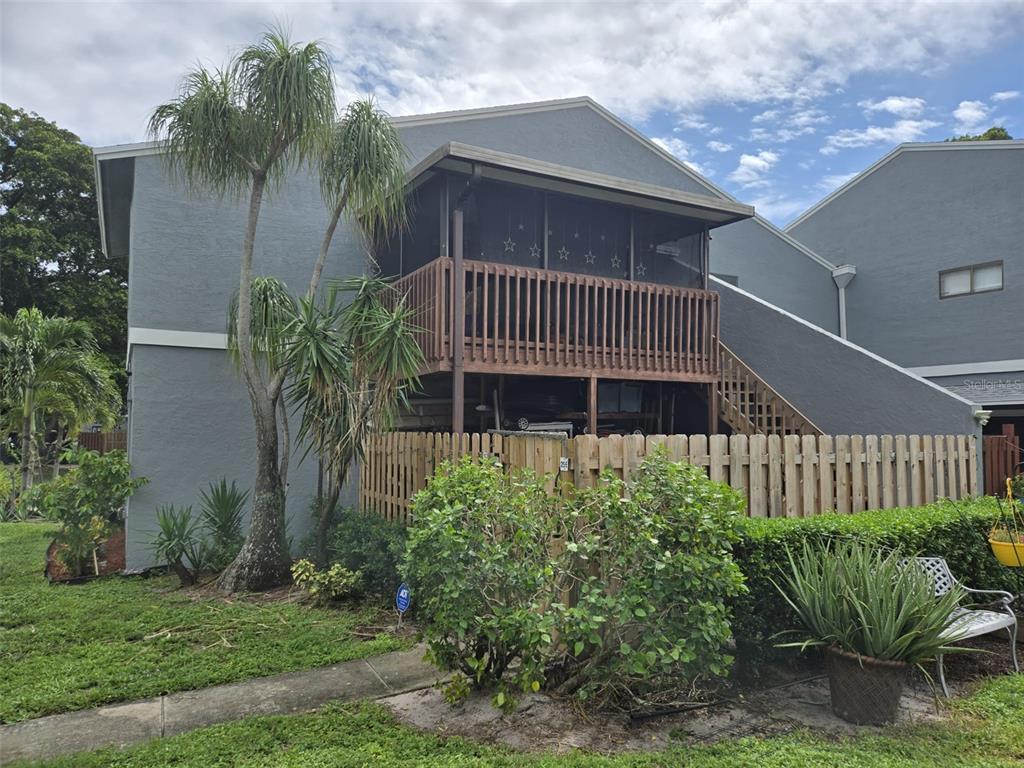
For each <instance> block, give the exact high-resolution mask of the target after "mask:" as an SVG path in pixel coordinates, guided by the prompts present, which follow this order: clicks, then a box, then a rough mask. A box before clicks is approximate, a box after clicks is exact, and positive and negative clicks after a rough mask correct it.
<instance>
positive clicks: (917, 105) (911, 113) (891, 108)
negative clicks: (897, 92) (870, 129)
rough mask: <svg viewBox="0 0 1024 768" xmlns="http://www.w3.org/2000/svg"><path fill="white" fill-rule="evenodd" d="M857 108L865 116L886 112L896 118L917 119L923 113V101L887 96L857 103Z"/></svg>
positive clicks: (909, 97) (913, 98) (907, 97)
mask: <svg viewBox="0 0 1024 768" xmlns="http://www.w3.org/2000/svg"><path fill="white" fill-rule="evenodd" d="M857 106H858V107H861V108H862V109H863V110H864V114H866V115H870V114H871V113H873V112H888V113H889V114H892V115H896V116H897V117H917V116H918V115H920V114H921V113H922V112H924V108H925V100H924V99H919V98H917V97H913V96H887V97H886V98H884V99H880V100H878V101H872V100H871V99H866V100H865V101H858V102H857Z"/></svg>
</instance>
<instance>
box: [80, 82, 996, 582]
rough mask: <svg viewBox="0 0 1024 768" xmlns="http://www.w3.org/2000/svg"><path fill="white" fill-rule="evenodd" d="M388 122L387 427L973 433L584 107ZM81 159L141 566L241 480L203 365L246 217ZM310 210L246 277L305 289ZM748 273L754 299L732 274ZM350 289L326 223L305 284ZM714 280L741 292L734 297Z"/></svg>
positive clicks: (290, 197)
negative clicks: (393, 144) (397, 321)
mask: <svg viewBox="0 0 1024 768" xmlns="http://www.w3.org/2000/svg"><path fill="white" fill-rule="evenodd" d="M394 122H395V124H396V126H397V127H398V129H399V130H400V132H401V135H402V138H403V141H404V142H405V144H406V146H407V148H408V150H409V154H410V169H409V174H408V194H409V195H410V196H411V197H412V199H413V202H414V203H415V207H414V210H415V211H416V214H415V216H414V220H413V221H412V222H411V226H410V228H409V229H408V231H407V232H405V233H404V234H403V235H402V236H401V237H400V238H396V239H395V241H394V242H392V243H388V244H385V245H384V246H382V247H380V248H378V249H377V252H376V254H375V256H376V260H377V262H378V263H379V264H380V265H381V268H382V270H383V271H384V272H385V273H386V274H389V275H396V276H397V277H398V282H399V285H401V286H402V287H404V288H408V290H409V293H408V295H409V300H410V301H411V302H413V304H414V305H415V306H416V307H418V309H419V312H418V317H417V324H418V325H419V326H420V327H421V328H422V332H421V333H420V335H419V338H420V341H421V345H422V347H423V350H424V353H425V357H426V364H425V367H424V370H423V371H422V374H423V384H424V386H423V392H421V393H420V394H419V396H418V397H417V398H416V399H415V400H414V402H413V404H412V408H411V410H410V412H409V414H408V415H407V416H406V418H405V421H404V425H405V426H406V427H408V428H420V429H426V428H429V429H433V430H449V429H453V428H454V429H463V428H464V429H466V430H468V431H475V430H477V429H481V428H484V429H485V428H488V427H493V426H494V423H495V421H497V422H498V423H499V425H502V426H505V425H508V426H511V427H513V428H521V427H522V426H523V425H530V426H536V425H537V424H538V423H540V424H551V423H555V424H556V425H557V426H558V428H567V429H572V430H574V431H576V430H588V431H591V432H598V433H608V432H632V431H634V430H637V429H639V430H642V431H645V432H655V431H663V432H688V433H695V432H697V433H704V432H707V433H715V432H719V431H725V432H743V433H748V434H750V433H755V432H768V433H778V434H791V433H803V434H807V433H816V432H821V431H823V432H828V433H908V434H909V433H920V434H928V433H957V434H963V433H974V432H976V430H977V424H976V420H975V411H976V408H975V406H974V405H973V404H972V403H971V402H970V401H969V400H968V399H965V398H961V397H958V396H955V395H952V394H950V393H949V392H947V391H945V390H943V389H941V388H939V387H936V386H934V385H931V384H929V383H927V382H925V381H923V380H922V379H920V378H918V377H916V376H914V375H912V374H908V373H907V372H906V371H903V370H902V369H900V368H898V367H897V366H895V365H893V364H892V363H889V362H887V361H885V360H883V359H881V358H879V357H878V356H877V355H874V354H871V353H869V352H866V351H865V350H863V349H860V348H858V347H856V346H854V345H852V344H849V343H848V342H845V341H843V340H841V339H839V338H837V337H836V336H835V335H833V334H832V333H830V331H835V330H837V329H838V328H839V321H840V313H839V293H838V291H837V289H836V287H835V283H834V282H832V265H831V264H830V263H829V262H827V261H826V260H825V259H823V258H821V257H820V256H817V255H816V254H814V253H813V252H812V251H810V250H809V249H808V248H807V247H806V246H803V245H801V244H799V243H797V242H796V241H794V240H793V239H792V238H790V237H788V236H787V235H785V234H783V233H781V232H780V231H779V230H777V229H776V228H775V227H773V226H772V225H771V224H769V223H767V222H765V221H764V220H762V219H760V218H758V217H756V216H755V215H754V212H753V209H752V208H750V207H749V206H746V205H743V204H741V203H739V202H737V201H735V200H733V199H732V198H730V197H729V196H727V195H725V194H724V193H722V192H721V191H719V190H717V189H716V188H714V187H713V186H711V185H710V184H709V183H708V182H707V181H706V180H704V179H702V178H701V177H700V176H698V175H697V174H696V173H694V172H693V171H692V170H691V169H689V168H688V167H686V166H685V165H683V164H682V163H681V162H679V161H678V160H677V159H676V158H674V157H672V156H671V155H669V154H667V153H665V152H664V151H663V150H661V149H659V148H658V147H656V146H655V145H654V144H653V143H652V142H650V141H649V140H648V139H646V138H644V137H643V136H641V135H640V134H638V133H637V132H636V131H634V130H633V129H632V128H630V127H629V126H627V125H626V124H625V123H623V122H622V121H620V120H619V119H618V118H616V117H615V116H614V115H611V114H610V113H609V112H607V110H605V109H603V108H602V107H600V106H599V105H597V104H595V103H594V102H593V101H591V100H590V99H568V100H563V101H556V102H542V103H536V104H526V105H517V106H512V107H498V108H493V109H482V110H469V111H464V112H453V113H446V114H437V115H426V116H420V117H412V118H396V119H395V121H394ZM96 159H97V177H98V182H99V187H100V189H99V193H100V194H99V199H100V201H101V202H100V206H101V217H102V219H101V222H102V233H103V238H104V247H105V248H106V249H107V251H108V253H109V254H110V255H112V256H113V255H123V256H125V257H127V258H128V259H129V265H130V266H129V302H128V321H129V353H128V365H129V369H130V374H131V378H130V387H129V423H128V431H129V453H130V458H131V461H132V464H133V467H134V469H135V471H136V472H137V473H138V474H140V475H143V476H146V477H148V478H149V480H150V482H149V484H148V485H146V486H145V487H143V488H142V489H140V491H139V492H137V493H136V494H135V496H134V497H133V498H132V499H131V502H130V506H129V510H128V520H127V532H128V542H127V550H128V551H127V555H128V568H129V569H138V568H142V567H145V566H147V565H149V564H150V563H151V562H152V557H151V554H150V552H149V550H148V542H149V541H150V539H151V536H152V531H153V529H154V528H155V523H154V516H155V509H156V508H157V506H159V505H162V504H176V505H184V504H195V503H196V498H197V495H198V490H199V489H200V488H201V487H203V486H205V484H206V483H208V482H210V481H211V480H215V479H217V478H219V477H221V476H225V477H227V478H228V479H237V480H239V481H240V483H241V484H242V485H243V486H244V485H247V484H248V483H249V482H250V478H251V476H252V472H253V469H252V457H253V455H254V447H253V434H252V432H253V428H252V420H251V416H250V414H249V404H248V399H247V397H246V395H245V391H244V386H243V385H242V383H241V382H240V380H239V376H238V374H237V373H236V372H235V371H234V369H233V368H232V366H231V364H230V362H229V360H228V357H227V354H226V353H225V351H224V350H225V346H226V335H225V333H224V328H225V323H226V313H227V306H228V302H229V300H230V298H231V296H232V294H233V292H234V290H235V287H236V284H237V279H238V278H237V275H238V252H239V248H240V243H241V234H242V229H243V224H244V210H243V207H242V206H241V205H239V204H238V203H237V202H234V201H223V200H220V199H217V198H216V197H213V196H204V195H197V194H194V193H193V194H189V193H187V192H186V191H185V190H184V189H183V188H182V187H181V185H180V184H179V183H178V182H177V181H176V180H175V179H173V178H171V177H170V176H169V175H168V174H167V172H166V167H165V165H164V164H163V163H162V161H161V158H160V157H159V154H158V149H157V148H156V147H155V146H153V145H149V144H142V145H132V146H123V147H111V148H106V149H99V150H97V151H96ZM318 190H319V188H318V184H317V182H316V180H315V179H313V178H310V177H308V176H305V175H296V176H294V177H292V178H289V179H288V180H287V181H286V183H285V185H284V187H283V188H282V189H281V190H279V191H277V192H276V193H275V194H274V195H272V196H271V197H270V198H269V199H268V200H267V202H266V203H265V205H264V209H263V213H262V215H261V218H260V226H259V231H258V235H257V241H256V256H255V267H254V270H255V272H256V273H257V274H274V275H276V276H278V277H281V278H282V279H284V280H285V282H287V283H288V284H289V285H290V286H291V287H292V288H293V289H295V288H297V287H298V288H301V286H303V285H305V284H306V281H308V276H309V272H310V269H311V268H312V264H313V261H314V259H315V254H316V251H317V247H318V244H319V239H320V237H321V235H322V230H323V226H324V224H325V222H326V218H327V215H326V211H325V210H324V206H323V202H322V201H321V199H320V196H319V191H318ZM751 262H757V263H759V264H760V265H761V266H762V268H763V269H764V273H763V274H764V277H763V278H758V279H749V278H748V277H747V276H745V273H740V270H739V269H738V268H737V269H735V270H734V269H733V268H734V267H741V266H744V265H745V264H748V263H751ZM368 268H369V265H368V263H367V259H366V254H365V250H364V248H363V246H362V242H361V239H360V236H359V234H358V233H357V232H356V231H355V230H354V229H353V228H352V227H351V226H350V225H348V224H344V225H343V226H342V227H340V230H339V232H338V235H337V236H336V237H335V240H334V244H333V247H332V250H331V252H330V256H329V259H328V264H327V267H326V270H325V277H327V278H330V277H331V276H343V275H350V274H356V273H360V272H362V271H364V270H366V269H368ZM712 272H718V273H721V274H723V275H730V274H737V273H740V274H739V279H738V287H734V286H732V285H729V284H728V281H727V279H726V280H725V281H723V280H718V279H716V278H714V277H713V276H712V274H711V273H712ZM752 293H757V294H758V296H757V297H755V296H753V295H751V294H752ZM797 316H800V317H802V318H805V319H800V317H797ZM808 320H809V321H808ZM726 371H727V372H729V375H730V376H731V378H730V386H729V387H725V386H724V385H723V378H724V372H726ZM314 481H315V478H314V466H313V462H312V461H306V462H301V463H299V464H298V466H296V462H294V461H293V464H292V469H291V472H290V485H289V491H288V515H289V518H290V520H291V532H292V535H293V537H294V540H295V541H296V542H300V541H301V540H302V538H303V537H304V535H305V532H306V530H307V529H308V523H309V519H310V516H309V514H308V506H309V502H310V499H311V496H312V494H313V489H314V487H315V482H314ZM354 490H355V489H354V488H349V492H350V493H352V492H354ZM349 498H350V499H351V498H352V496H350V497H349Z"/></svg>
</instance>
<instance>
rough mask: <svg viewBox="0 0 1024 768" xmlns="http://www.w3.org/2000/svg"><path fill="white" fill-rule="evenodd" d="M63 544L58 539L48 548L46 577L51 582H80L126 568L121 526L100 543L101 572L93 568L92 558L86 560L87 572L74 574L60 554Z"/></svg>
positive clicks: (97, 555)
mask: <svg viewBox="0 0 1024 768" xmlns="http://www.w3.org/2000/svg"><path fill="white" fill-rule="evenodd" d="M60 547H61V545H60V544H58V543H57V542H56V541H52V542H50V546H49V547H47V548H46V572H45V573H46V578H47V579H48V580H49V581H50V582H51V583H63V584H78V583H80V582H84V581H89V580H90V579H95V578H96V577H97V576H110V575H111V574H114V573H120V572H121V571H123V570H124V529H123V528H119V529H118V530H116V531H114V533H113V534H111V536H110V538H109V539H107V540H106V541H105V542H103V543H102V544H100V546H99V550H98V551H97V553H96V557H97V559H98V561H99V566H100V572H99V573H98V574H97V573H96V572H95V571H94V570H93V563H92V558H89V560H88V561H87V562H86V565H85V572H84V573H82V574H81V575H79V576H74V575H72V573H71V571H70V570H68V568H67V566H65V565H64V563H63V562H62V561H61V559H60V557H59V556H58V550H59V549H60Z"/></svg>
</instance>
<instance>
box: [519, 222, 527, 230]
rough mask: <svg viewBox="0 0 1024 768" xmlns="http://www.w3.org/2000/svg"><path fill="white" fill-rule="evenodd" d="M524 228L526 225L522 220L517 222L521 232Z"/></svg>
mask: <svg viewBox="0 0 1024 768" xmlns="http://www.w3.org/2000/svg"><path fill="white" fill-rule="evenodd" d="M524 229H526V225H525V224H523V222H519V231H520V232H522V231H523V230H524Z"/></svg>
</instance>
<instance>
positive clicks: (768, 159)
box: [728, 149, 779, 189]
mask: <svg viewBox="0 0 1024 768" xmlns="http://www.w3.org/2000/svg"><path fill="white" fill-rule="evenodd" d="M777 162H779V155H778V153H776V152H772V151H771V150H768V149H762V150H761V151H760V152H758V153H757V154H756V155H748V154H746V153H744V154H742V155H740V162H739V165H737V166H736V170H734V171H733V172H732V173H730V174H729V176H728V178H729V181H731V182H734V183H736V184H739V185H740V186H741V187H743V188H744V189H749V188H752V187H767V186H768V185H769V183H770V182H769V181H768V180H767V179H766V178H764V175H765V174H766V173H768V171H770V170H771V169H772V167H773V166H774V165H775V164H776V163H777Z"/></svg>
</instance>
